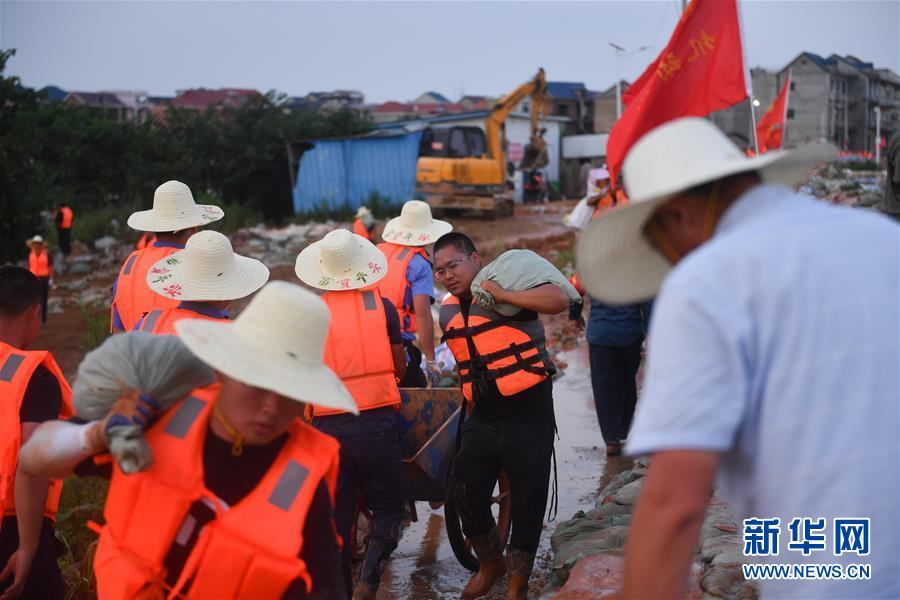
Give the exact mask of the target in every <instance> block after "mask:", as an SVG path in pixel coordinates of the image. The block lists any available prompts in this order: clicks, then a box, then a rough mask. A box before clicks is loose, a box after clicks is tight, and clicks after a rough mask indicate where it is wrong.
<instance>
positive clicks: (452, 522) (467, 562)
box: [444, 471, 511, 572]
mask: <svg viewBox="0 0 900 600" xmlns="http://www.w3.org/2000/svg"><path fill="white" fill-rule="evenodd" d="M491 506H492V508H493V510H492V512H493V513H494V519H495V520H496V522H497V533H498V534H499V535H500V546H501V547H503V548H505V547H506V542H507V540H508V539H509V531H510V521H511V520H510V495H509V478H508V477H507V476H506V472H505V471H501V472H500V479H499V481H498V482H497V493H496V495H495V496H493V497H492V498H491ZM444 522H445V523H446V525H447V537H448V538H449V539H450V548H452V549H453V555H454V556H455V557H456V560H458V561H459V564H461V565H462V566H464V567H465V568H467V569H468V570H470V571H473V572H474V571H477V570H478V566H479V563H478V557H477V556H476V555H475V552H474V551H473V550H472V545H471V544H470V543H469V540H467V539H466V536H465V534H463V530H462V521H460V519H459V512H458V511H457V508H456V504H455V500H454V499H453V497H452V494H448V496H447V499H446V501H445V502H444Z"/></svg>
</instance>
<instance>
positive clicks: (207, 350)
mask: <svg viewBox="0 0 900 600" xmlns="http://www.w3.org/2000/svg"><path fill="white" fill-rule="evenodd" d="M328 321H329V316H328V308H327V307H326V305H325V303H324V302H322V301H321V300H320V299H318V298H317V297H316V296H315V295H313V294H311V293H310V292H308V291H306V290H303V289H302V288H300V287H299V286H296V285H292V284H289V283H285V282H273V283H270V284H269V285H267V286H266V287H264V288H263V289H262V290H261V291H260V292H259V294H257V295H256V297H254V299H253V300H252V301H251V302H250V304H249V305H248V306H247V308H246V309H245V310H244V311H243V312H242V313H241V315H240V316H239V317H238V318H237V319H235V321H234V322H233V323H232V322H229V321H210V320H200V319H183V320H181V321H179V322H178V323H176V324H175V330H176V333H177V334H178V337H179V339H181V340H182V341H183V342H184V344H185V345H186V346H187V347H188V348H189V349H190V350H191V352H193V353H194V354H195V355H196V356H197V357H198V358H200V359H201V360H202V361H203V362H204V363H206V364H208V365H209V366H211V367H212V368H214V369H215V370H216V371H217V372H218V373H219V377H220V379H221V382H222V387H221V391H220V392H219V394H218V396H217V397H216V398H214V399H211V400H208V401H205V400H201V399H200V398H197V397H195V396H194V395H190V396H188V397H187V398H185V399H184V400H182V401H180V402H178V403H177V404H175V405H174V406H173V407H171V408H170V409H169V410H167V411H166V412H164V413H162V415H161V416H159V418H158V419H156V420H154V419H153V418H152V413H153V412H154V402H153V401H152V400H150V399H148V398H146V397H142V396H139V395H138V394H137V392H133V393H125V394H123V396H122V397H121V398H119V400H118V401H117V402H116V404H115V405H114V407H113V409H112V410H111V411H110V413H109V414H108V415H107V417H105V418H104V419H102V420H99V421H91V422H89V423H87V424H82V425H77V424H73V423H67V422H60V421H54V422H50V423H45V424H44V425H43V428H39V429H38V431H37V432H36V433H35V436H34V437H33V439H32V443H31V444H30V445H29V446H28V447H26V448H23V452H22V464H23V468H25V469H27V470H28V472H31V473H40V474H42V475H43V476H54V477H55V476H65V475H68V474H70V473H71V472H72V471H73V470H75V469H76V467H77V471H78V472H79V473H83V472H85V469H88V468H89V465H90V464H92V460H91V457H93V456H94V455H96V454H101V453H104V452H106V449H107V426H108V425H109V424H110V422H112V421H118V422H121V419H122V418H125V419H127V420H129V421H130V422H133V423H138V424H142V425H143V424H145V423H147V425H146V426H145V438H146V441H147V443H148V444H149V446H150V449H151V451H152V455H153V463H152V465H150V467H149V468H147V469H145V470H143V471H140V472H138V473H134V474H131V475H128V476H125V475H124V474H123V473H122V471H121V470H120V468H119V467H118V466H114V467H113V473H112V481H111V484H110V490H109V496H108V497H107V501H106V506H105V508H104V516H105V519H106V524H105V525H104V526H103V528H102V529H101V530H100V544H99V546H98V548H97V555H96V557H95V559H94V573H95V575H96V578H97V589H98V595H99V597H100V598H101V599H105V598H116V599H117V598H134V597H136V596H139V597H161V596H162V595H170V596H178V595H182V594H183V595H184V596H187V597H192V598H344V597H346V593H345V590H344V581H343V577H342V576H341V570H340V558H339V555H338V541H337V539H336V536H335V533H334V521H333V519H332V504H333V498H334V492H335V485H336V481H337V467H338V443H337V442H336V441H335V440H334V439H333V438H331V437H329V436H326V435H324V434H322V433H320V432H318V431H317V430H315V429H314V428H313V427H311V426H309V425H306V424H305V423H303V422H302V421H301V420H300V419H299V417H300V416H301V415H302V414H303V411H304V410H305V407H306V403H307V402H308V403H311V404H314V405H317V406H322V407H324V408H330V409H337V410H348V411H351V412H356V405H355V403H354V401H353V399H352V398H351V396H350V394H349V393H348V392H347V389H346V388H345V387H344V385H343V384H342V383H341V381H340V379H338V377H337V376H336V375H335V374H334V372H333V371H331V369H329V368H328V367H327V366H326V365H325V364H323V362H322V352H323V347H324V344H325V339H326V336H327V333H328Z"/></svg>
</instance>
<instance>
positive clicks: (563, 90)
mask: <svg viewBox="0 0 900 600" xmlns="http://www.w3.org/2000/svg"><path fill="white" fill-rule="evenodd" d="M593 97H594V92H591V91H589V90H588V89H587V87H585V85H584V84H583V83H581V82H574V81H548V82H547V107H546V111H547V115H548V116H554V117H565V118H567V119H569V124H568V125H567V127H566V131H565V134H566V135H574V134H579V133H591V132H593V131H594V101H593Z"/></svg>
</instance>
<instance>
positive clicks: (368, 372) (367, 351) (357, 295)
mask: <svg viewBox="0 0 900 600" xmlns="http://www.w3.org/2000/svg"><path fill="white" fill-rule="evenodd" d="M322 300H324V301H325V304H327V305H328V310H329V311H330V312H331V321H330V322H329V326H328V338H327V339H326V341H325V354H324V357H325V358H324V361H325V364H326V365H328V366H329V367H331V369H332V370H333V371H334V372H335V373H337V376H338V377H340V378H341V380H342V381H343V382H344V385H345V386H347V390H348V391H349V392H350V395H351V396H353V399H354V400H355V401H356V405H357V407H358V408H359V410H370V409H373V408H379V407H382V406H399V405H400V390H399V389H397V380H396V376H395V373H394V356H393V354H392V353H391V341H390V338H389V337H388V332H387V316H386V315H385V313H384V302H383V301H382V299H381V294H380V293H379V291H378V288H369V289H365V290H353V291H345V292H327V293H326V294H323V295H322ZM344 412H346V411H341V410H334V409H329V408H321V407H319V406H315V405H313V415H315V416H317V417H320V416H325V415H335V414H340V413H344Z"/></svg>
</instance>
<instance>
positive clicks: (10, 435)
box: [0, 342, 74, 519]
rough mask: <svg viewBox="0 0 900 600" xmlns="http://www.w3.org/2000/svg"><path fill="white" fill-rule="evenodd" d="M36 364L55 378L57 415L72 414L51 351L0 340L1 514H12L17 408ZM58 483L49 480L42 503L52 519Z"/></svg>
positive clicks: (19, 439) (18, 431)
mask: <svg viewBox="0 0 900 600" xmlns="http://www.w3.org/2000/svg"><path fill="white" fill-rule="evenodd" d="M38 365H44V367H46V368H47V369H48V370H49V371H50V372H51V373H52V374H53V376H54V377H56V380H57V381H59V389H60V392H62V404H61V405H60V409H59V418H60V419H66V418H69V417H71V416H72V415H73V414H74V411H73V410H72V388H70V387H69V383H68V382H67V381H66V378H65V377H64V376H63V374H62V371H60V370H59V366H57V364H56V361H55V360H54V359H53V355H52V354H50V353H49V352H46V351H43V350H39V351H26V350H19V349H18V348H15V347H13V346H10V345H9V344H4V343H3V342H0V506H2V507H3V516H9V515H14V514H16V498H15V493H14V483H15V479H16V465H17V464H18V461H19V446H21V444H22V423H21V422H20V421H19V410H20V409H21V407H22V400H24V398H25V391H26V389H28V383H29V382H30V381H31V376H32V375H33V374H34V371H35V369H37V368H38ZM62 485H63V482H62V480H58V479H54V480H51V481H50V489H49V491H48V492H47V500H46V502H45V503H44V515H45V516H47V517H50V518H51V519H55V518H56V510H57V508H58V507H59V497H60V495H61V494H62Z"/></svg>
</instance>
